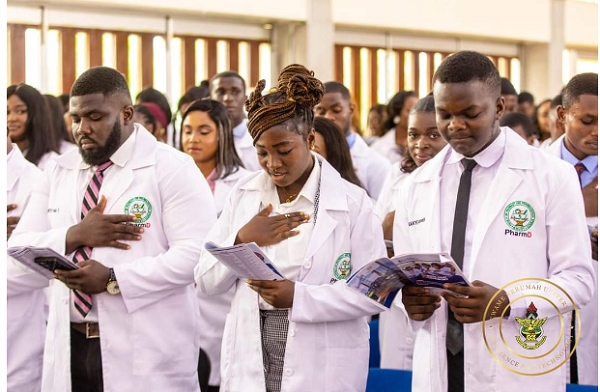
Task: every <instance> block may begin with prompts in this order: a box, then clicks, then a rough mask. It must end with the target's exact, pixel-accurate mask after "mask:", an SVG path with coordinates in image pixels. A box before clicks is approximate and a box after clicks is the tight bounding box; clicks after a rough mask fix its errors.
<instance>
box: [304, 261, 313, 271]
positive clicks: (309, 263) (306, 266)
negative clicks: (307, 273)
mask: <svg viewBox="0 0 600 392" xmlns="http://www.w3.org/2000/svg"><path fill="white" fill-rule="evenodd" d="M310 267H312V263H311V262H310V261H307V262H306V263H304V268H306V269H310Z"/></svg>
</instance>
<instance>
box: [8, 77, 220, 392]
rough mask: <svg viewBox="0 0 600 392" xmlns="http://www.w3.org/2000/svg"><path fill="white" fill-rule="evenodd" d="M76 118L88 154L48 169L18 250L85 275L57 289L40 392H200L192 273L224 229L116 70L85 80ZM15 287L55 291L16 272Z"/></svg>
mask: <svg viewBox="0 0 600 392" xmlns="http://www.w3.org/2000/svg"><path fill="white" fill-rule="evenodd" d="M70 113H71V117H72V118H73V133H74V137H75V140H76V142H77V144H78V145H79V151H72V152H69V153H67V154H65V155H63V156H61V157H60V158H59V159H58V160H57V161H56V162H55V163H52V164H51V165H50V166H49V167H48V168H47V169H46V177H47V181H45V182H44V183H42V184H39V189H37V190H36V191H34V193H33V195H32V199H31V201H30V204H29V205H28V207H27V209H26V211H25V213H24V215H23V216H22V218H21V222H20V223H19V226H18V227H17V230H16V231H15V233H14V234H13V236H12V238H11V239H10V242H9V245H13V246H14V245H34V246H42V247H50V248H53V249H54V250H55V251H58V252H59V253H62V254H65V255H67V257H69V258H71V257H73V258H74V260H77V261H78V265H79V266H80V268H79V269H76V270H72V271H64V270H63V271H60V270H57V271H55V274H56V276H57V279H55V280H52V281H51V282H50V288H51V299H50V317H49V320H48V330H47V335H46V345H45V348H44V350H45V351H44V371H43V377H42V391H66V392H70V391H71V390H73V391H79V390H83V388H85V390H90V391H157V392H158V391H161V392H162V391H182V392H184V391H185V392H187V391H198V390H199V387H198V378H197V371H196V369H197V363H198V352H199V339H198V336H199V333H198V326H199V324H198V318H199V314H198V311H199V310H198V305H197V301H196V296H195V293H194V287H193V282H194V278H193V269H194V266H195V265H196V263H197V262H198V258H199V256H200V251H201V246H202V242H203V240H204V236H205V234H206V233H207V232H208V230H209V228H210V227H211V226H212V225H213V223H214V222H215V221H216V213H215V209H214V203H213V201H212V195H211V192H210V190H209V187H208V185H207V183H206V181H205V180H204V178H203V177H202V175H201V174H200V172H199V171H198V169H197V168H196V166H195V165H194V162H193V161H192V159H191V158H190V157H189V156H187V155H185V154H183V153H180V152H178V151H176V150H175V149H173V148H171V147H169V146H166V145H164V144H161V143H158V142H157V141H156V140H155V138H154V137H153V136H152V135H151V134H150V133H149V132H147V131H146V130H145V129H144V128H142V127H141V126H140V125H139V124H134V123H133V107H132V102H131V96H130V93H129V89H128V87H127V82H126V80H125V78H124V77H123V76H122V75H121V74H120V73H119V72H117V71H116V70H114V69H111V68H106V67H96V68H91V69H89V70H88V71H86V72H84V73H83V74H82V75H81V76H80V77H79V78H78V79H77V81H76V82H75V84H74V85H73V88H72V90H71V110H70ZM107 167H108V168H107ZM103 169H104V171H103V172H102V170H103ZM125 223H128V224H125ZM82 252H83V255H82ZM85 255H87V258H86V257H85ZM8 278H9V281H11V280H15V281H27V282H30V283H29V284H32V283H31V282H37V284H38V286H39V287H43V286H45V285H46V286H47V285H48V281H47V280H45V279H42V278H41V277H40V276H39V275H35V274H34V273H32V272H30V271H29V272H28V271H25V270H23V269H20V268H18V266H14V265H13V266H12V268H9V272H8Z"/></svg>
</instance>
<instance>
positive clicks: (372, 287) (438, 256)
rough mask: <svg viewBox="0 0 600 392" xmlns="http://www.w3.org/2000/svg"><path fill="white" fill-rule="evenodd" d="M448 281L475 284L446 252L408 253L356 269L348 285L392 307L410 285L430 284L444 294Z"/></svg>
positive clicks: (377, 301) (385, 305)
mask: <svg viewBox="0 0 600 392" xmlns="http://www.w3.org/2000/svg"><path fill="white" fill-rule="evenodd" d="M444 283H454V284H458V285H461V286H470V285H471V284H470V283H469V281H468V280H467V278H466V277H465V275H464V274H463V272H462V271H461V270H460V268H459V267H458V265H456V263H455V262H454V260H452V257H450V255H448V254H446V253H427V254H414V253H413V254H406V255H401V256H396V257H394V258H392V259H388V258H385V257H384V258H381V259H378V260H375V261H372V262H370V263H369V264H367V265H365V266H363V267H362V268H361V269H359V270H358V271H356V272H355V273H354V274H352V276H350V278H348V281H347V282H346V284H347V285H348V287H350V288H352V289H354V290H357V291H359V292H360V293H362V294H363V295H365V296H366V297H367V298H370V299H371V300H373V301H375V302H376V303H377V304H378V305H379V306H380V307H383V308H384V309H389V308H390V306H392V302H393V300H394V298H395V297H396V294H397V293H398V291H399V290H401V289H402V287H404V286H406V285H413V286H420V287H427V288H429V289H430V290H431V292H432V293H435V294H440V293H441V292H444V291H445V292H448V293H450V294H453V295H457V294H455V293H452V292H450V291H447V290H444V289H443V288H442V286H443V285H444Z"/></svg>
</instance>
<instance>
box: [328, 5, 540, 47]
mask: <svg viewBox="0 0 600 392" xmlns="http://www.w3.org/2000/svg"><path fill="white" fill-rule="evenodd" d="M550 1H551V0H502V1H501V2H496V1H491V0H368V2H365V0H333V20H334V22H335V23H336V24H342V25H352V26H364V27H366V26H369V27H372V28H377V29H395V30H412V31H419V32H423V33H437V34H440V33H442V34H449V35H461V36H474V37H480V38H484V37H494V38H496V39H507V40H516V41H530V42H547V41H548V39H549V36H550V28H551V26H550ZM367 4H368V6H367Z"/></svg>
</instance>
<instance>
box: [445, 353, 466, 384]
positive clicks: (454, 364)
mask: <svg viewBox="0 0 600 392" xmlns="http://www.w3.org/2000/svg"><path fill="white" fill-rule="evenodd" d="M446 357H447V359H448V392H465V350H462V351H461V352H459V353H458V354H456V355H452V353H451V352H450V351H449V350H446Z"/></svg>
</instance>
